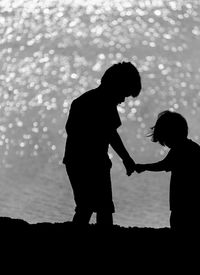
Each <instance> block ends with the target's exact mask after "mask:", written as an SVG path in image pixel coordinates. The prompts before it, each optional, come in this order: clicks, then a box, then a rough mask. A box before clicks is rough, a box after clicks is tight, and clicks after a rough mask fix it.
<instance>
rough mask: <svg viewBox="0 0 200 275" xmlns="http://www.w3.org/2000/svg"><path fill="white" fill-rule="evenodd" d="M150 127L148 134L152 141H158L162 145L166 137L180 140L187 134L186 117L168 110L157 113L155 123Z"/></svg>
mask: <svg viewBox="0 0 200 275" xmlns="http://www.w3.org/2000/svg"><path fill="white" fill-rule="evenodd" d="M150 129H151V130H150V134H149V135H148V136H151V137H152V141H153V142H159V143H160V144H161V145H163V146H165V144H166V143H165V142H166V141H167V140H168V138H172V139H173V140H174V139H175V140H182V139H184V138H187V135H188V124H187V121H186V119H185V118H184V117H183V116H182V115H181V114H179V113H176V112H171V111H168V110H166V111H163V112H161V113H159V115H158V119H157V121H156V124H155V125H154V126H153V127H151V128H150Z"/></svg>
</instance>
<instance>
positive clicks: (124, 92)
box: [101, 62, 142, 103]
mask: <svg viewBox="0 0 200 275" xmlns="http://www.w3.org/2000/svg"><path fill="white" fill-rule="evenodd" d="M101 86H102V87H104V88H105V89H106V90H109V93H108V97H110V98H112V99H113V100H116V103H121V102H123V101H124V100H125V97H128V96H132V97H137V96H138V95H139V93H140V90H141V88H142V85H141V78H140V74H139V72H138V70H137V69H136V67H135V66H134V65H133V64H132V63H131V62H122V63H118V64H114V65H112V66H111V67H110V68H108V69H107V70H106V72H105V73H104V75H103V76H102V78H101Z"/></svg>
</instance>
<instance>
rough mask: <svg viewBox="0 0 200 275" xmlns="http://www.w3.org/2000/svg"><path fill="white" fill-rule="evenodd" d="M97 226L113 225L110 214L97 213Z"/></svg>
mask: <svg viewBox="0 0 200 275" xmlns="http://www.w3.org/2000/svg"><path fill="white" fill-rule="evenodd" d="M96 219H97V224H98V225H113V215H112V212H103V211H100V212H97V218H96Z"/></svg>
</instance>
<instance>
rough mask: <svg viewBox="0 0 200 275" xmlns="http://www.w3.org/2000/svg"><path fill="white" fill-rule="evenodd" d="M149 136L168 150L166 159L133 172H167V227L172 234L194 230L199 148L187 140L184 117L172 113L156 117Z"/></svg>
mask: <svg viewBox="0 0 200 275" xmlns="http://www.w3.org/2000/svg"><path fill="white" fill-rule="evenodd" d="M149 136H151V137H152V141H153V142H159V143H160V144H161V145H162V146H167V147H169V148H170V150H169V152H168V154H167V156H166V157H165V158H164V159H163V160H161V161H159V162H156V163H149V164H137V165H136V166H134V169H135V171H136V172H138V173H141V172H143V171H154V172H159V171H166V172H169V171H170V172H171V181H170V201H169V202H170V210H171V215H170V226H171V229H173V230H176V231H179V232H180V231H183V230H185V229H186V230H196V229H197V227H198V217H199V196H200V195H199V178H200V177H199V173H200V146H199V145H198V144H197V143H195V142H194V141H192V140H190V139H188V137H187V136H188V125H187V121H186V120H185V118H184V117H183V116H182V115H181V114H179V113H176V112H171V111H163V112H161V113H160V114H159V115H158V119H157V121H156V124H155V126H153V127H152V128H151V133H150V134H149Z"/></svg>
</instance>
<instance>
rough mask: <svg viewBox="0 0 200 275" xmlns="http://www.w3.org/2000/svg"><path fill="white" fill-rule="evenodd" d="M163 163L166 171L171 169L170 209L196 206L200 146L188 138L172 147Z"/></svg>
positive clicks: (199, 182) (199, 169) (197, 199)
mask: <svg viewBox="0 0 200 275" xmlns="http://www.w3.org/2000/svg"><path fill="white" fill-rule="evenodd" d="M163 163H164V166H165V171H167V172H168V171H171V181H170V210H178V209H180V210H181V209H188V208H191V207H196V206H197V203H198V201H199V195H200V194H199V184H200V180H199V178H200V176H199V172H200V146H199V145H198V144H197V143H195V142H193V141H192V140H190V139H186V140H185V141H184V142H183V143H180V144H179V146H177V147H176V148H172V149H170V151H169V153H168V155H167V156H166V157H165V159H164V160H163Z"/></svg>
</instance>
